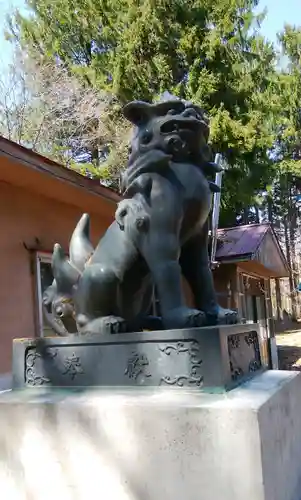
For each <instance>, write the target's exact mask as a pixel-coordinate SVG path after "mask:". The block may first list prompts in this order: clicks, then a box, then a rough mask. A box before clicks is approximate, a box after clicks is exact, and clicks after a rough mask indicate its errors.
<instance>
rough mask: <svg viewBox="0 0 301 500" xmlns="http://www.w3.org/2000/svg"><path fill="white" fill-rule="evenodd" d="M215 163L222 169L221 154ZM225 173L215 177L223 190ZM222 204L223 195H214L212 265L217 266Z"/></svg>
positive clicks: (217, 155) (218, 173) (219, 173)
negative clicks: (218, 232)
mask: <svg viewBox="0 0 301 500" xmlns="http://www.w3.org/2000/svg"><path fill="white" fill-rule="evenodd" d="M214 161H215V163H216V164H217V165H219V166H220V167H221V166H222V164H223V157H222V155H221V154H220V153H217V154H216V155H215V160H214ZM223 173H224V171H223V170H222V171H221V172H217V173H216V175H215V184H216V185H217V186H218V187H219V188H221V185H222V177H223ZM220 203H221V193H220V192H219V193H214V195H213V207H212V229H211V237H212V244H211V265H213V266H214V265H215V264H216V262H215V255H216V247H217V229H218V221H219V213H220Z"/></svg>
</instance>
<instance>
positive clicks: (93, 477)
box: [0, 371, 301, 500]
mask: <svg viewBox="0 0 301 500" xmlns="http://www.w3.org/2000/svg"><path fill="white" fill-rule="evenodd" d="M0 404H1V406H0V485H1V488H0V490H1V498H3V499H5V500H17V499H18V500H21V499H22V500H25V499H28V500H48V499H49V500H53V499H55V500H75V499H76V500H87V499H93V500H94V499H102V498H103V499H106V500H111V499H112V500H113V499H114V500H183V499H185V500H217V499H223V500H300V498H301V417H300V415H301V374H299V373H296V372H278V371H270V372H265V373H263V374H261V375H258V376H257V377H255V378H254V379H252V380H251V381H250V382H247V383H245V384H244V385H242V386H240V387H239V388H237V389H234V390H233V391H230V392H229V393H227V394H222V395H221V394H219V395H213V394H201V393H199V394H198V393H197V392H196V391H195V390H194V391H190V392H189V391H184V390H183V389H182V390H179V389H159V388H156V389H153V388H143V389H139V388H135V389H127V390H122V391H121V390H118V389H117V388H116V389H115V390H114V389H110V391H107V390H105V389H102V390H97V389H95V390H91V391H86V392H84V393H75V392H71V391H70V390H69V391H65V392H64V391H60V390H52V391H50V390H49V391H46V390H44V389H30V390H29V389H27V390H24V391H21V392H18V391H13V392H11V393H3V394H2V395H1V398H0Z"/></svg>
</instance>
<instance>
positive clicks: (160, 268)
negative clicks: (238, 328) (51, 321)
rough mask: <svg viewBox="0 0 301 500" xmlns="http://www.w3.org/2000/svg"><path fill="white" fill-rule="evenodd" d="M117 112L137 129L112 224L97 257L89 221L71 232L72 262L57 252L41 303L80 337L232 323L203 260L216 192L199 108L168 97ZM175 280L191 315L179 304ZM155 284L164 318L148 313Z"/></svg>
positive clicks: (85, 219) (231, 314) (232, 315)
mask: <svg viewBox="0 0 301 500" xmlns="http://www.w3.org/2000/svg"><path fill="white" fill-rule="evenodd" d="M124 115H125V117H126V118H127V119H128V120H130V121H131V123H132V124H133V125H134V127H135V128H134V131H133V136H132V140H131V146H130V151H129V162H128V167H127V169H126V171H125V173H124V175H123V177H122V191H123V196H124V199H123V200H122V201H121V202H120V203H119V205H118V207H117V211H116V214H115V221H114V222H113V223H112V224H111V226H110V227H109V228H108V230H107V231H106V233H105V234H104V236H103V237H102V239H101V240H100V241H99V243H98V245H97V247H96V249H95V250H94V249H93V247H92V245H91V243H90V241H89V217H88V215H87V214H84V215H83V216H82V218H81V220H80V221H79V223H78V225H77V227H76V229H75V231H74V233H73V236H72V239H71V242H70V250H69V259H70V260H68V259H67V258H66V256H65V255H64V252H63V250H62V248H61V247H60V245H55V248H54V252H53V263H52V266H53V274H54V281H53V284H52V285H51V287H50V288H49V289H48V290H47V293H46V294H45V301H44V306H45V307H49V305H50V306H51V305H52V312H53V315H54V316H56V317H59V318H60V319H61V320H62V322H63V323H64V320H67V319H68V321H69V323H68V324H69V325H70V316H72V318H73V320H74V328H73V330H74V329H76V330H77V331H78V332H80V333H120V332H126V331H137V330H140V329H143V328H148V325H149V324H153V326H154V328H156V329H159V328H163V329H178V328H191V327H198V326H204V325H213V324H217V323H224V324H225V323H228V324H230V323H236V322H237V313H236V312H235V311H231V310H227V309H223V308H221V307H219V306H218V304H217V300H216V295H215V291H214V286H213V278H212V273H211V269H210V263H209V257H208V218H209V213H210V209H211V198H212V192H214V191H215V190H217V189H218V188H217V186H216V185H215V184H214V183H213V182H211V181H210V178H211V177H212V176H213V174H215V172H216V171H218V169H219V167H218V166H217V165H215V164H214V163H212V162H210V150H209V147H208V137H209V126H208V121H207V120H206V118H205V116H204V113H203V111H202V110H201V109H200V108H199V107H197V106H195V105H193V104H191V103H189V102H186V101H182V100H179V99H176V98H171V99H170V100H167V101H161V102H157V103H154V104H149V103H145V102H140V101H134V102H132V103H129V104H128V105H127V106H125V108H124ZM208 178H209V179H208ZM182 275H183V276H184V277H185V278H186V280H187V282H188V283H189V285H190V287H191V290H192V292H193V295H194V301H195V308H189V307H187V306H186V304H185V300H184V296H183V291H182V279H181V276H182ZM154 287H155V289H156V293H157V295H158V299H159V302H160V310H161V318H151V317H150V316H148V314H149V311H150V307H151V302H152V300H153V291H154ZM66 304H68V307H66ZM70 304H72V307H70ZM67 316H69V317H68V318H67ZM151 319H153V322H152V321H151ZM58 333H59V334H62V333H61V331H58Z"/></svg>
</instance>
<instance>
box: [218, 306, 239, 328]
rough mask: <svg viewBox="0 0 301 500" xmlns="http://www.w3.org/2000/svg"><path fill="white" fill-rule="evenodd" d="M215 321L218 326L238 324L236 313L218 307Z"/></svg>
mask: <svg viewBox="0 0 301 500" xmlns="http://www.w3.org/2000/svg"><path fill="white" fill-rule="evenodd" d="M217 321H218V324H219V325H236V324H237V323H238V322H239V317H238V312H237V311H233V310H232V309H224V308H223V307H219V310H218V315H217Z"/></svg>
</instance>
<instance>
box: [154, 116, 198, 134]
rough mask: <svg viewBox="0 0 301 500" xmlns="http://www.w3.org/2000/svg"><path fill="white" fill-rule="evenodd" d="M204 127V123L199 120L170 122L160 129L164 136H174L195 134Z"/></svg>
mask: <svg viewBox="0 0 301 500" xmlns="http://www.w3.org/2000/svg"><path fill="white" fill-rule="evenodd" d="M201 127H202V123H201V122H200V121H199V120H197V119H193V118H192V119H190V120H181V119H178V120H168V121H166V122H165V123H163V124H162V125H161V127H160V131H161V133H162V134H172V133H179V132H195V131H196V130H198V129H199V128H201Z"/></svg>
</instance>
